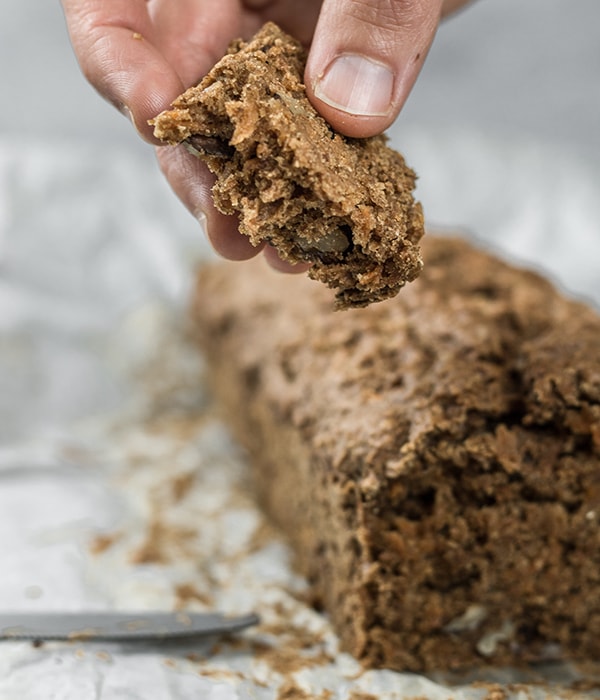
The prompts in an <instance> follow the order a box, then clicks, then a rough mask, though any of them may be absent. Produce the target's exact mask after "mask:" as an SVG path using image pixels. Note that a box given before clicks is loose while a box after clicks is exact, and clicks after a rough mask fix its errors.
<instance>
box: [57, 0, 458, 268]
mask: <svg viewBox="0 0 600 700" xmlns="http://www.w3.org/2000/svg"><path fill="white" fill-rule="evenodd" d="M467 1H468V0H371V1H369V0H304V2H298V0H62V5H63V8H64V12H65V17H66V20H67V26H68V29H69V33H70V36H71V41H72V43H73V48H74V50H75V53H76V55H77V58H78V60H79V63H80V65H81V68H82V70H83V72H84V74H85V76H86V77H87V79H88V80H89V81H90V82H91V83H92V85H94V86H95V87H96V89H97V90H98V91H99V92H100V94H102V95H103V96H104V97H105V98H106V99H108V100H109V101H110V102H112V103H113V104H114V105H115V106H116V107H117V108H118V109H119V110H120V111H121V112H123V113H124V114H126V115H127V116H128V117H129V118H130V119H131V121H132V122H133V124H134V126H135V127H136V129H137V131H138V133H139V134H140V136H141V137H142V138H144V139H145V140H146V141H149V142H150V143H152V144H154V145H155V146H156V147H157V148H156V150H157V156H158V160H159V163H160V166H161V169H162V171H163V173H164V174H165V176H166V178H167V180H168V181H169V182H170V184H171V186H172V187H173V189H174V191H175V192H176V194H177V195H178V196H179V198H180V199H181V200H182V202H183V203H184V204H185V205H186V207H187V208H188V209H189V210H190V211H191V212H192V214H194V216H196V218H198V219H199V220H200V221H201V222H202V223H203V224H204V225H205V228H206V231H207V234H208V236H209V239H210V241H211V243H212V245H213V247H214V248H215V250H216V251H217V252H218V253H220V254H221V255H223V256H224V257H227V258H230V259H234V260H244V259H247V258H250V257H252V256H254V255H256V253H257V252H258V250H259V249H257V248H254V247H253V246H252V245H251V244H250V242H249V241H248V239H247V238H246V236H243V235H241V234H240V233H239V232H238V230H237V220H236V219H235V217H230V216H224V215H223V214H221V213H220V212H219V211H217V210H216V209H215V207H214V205H213V203H212V197H211V193H210V189H211V187H212V184H213V182H214V179H213V176H212V175H211V174H210V173H209V171H208V169H207V168H206V166H205V165H204V164H203V163H202V162H201V161H199V160H198V159H197V158H194V156H191V155H190V154H189V153H187V151H185V150H184V149H183V148H170V147H164V146H161V145H160V144H158V143H157V142H156V140H155V139H154V137H153V136H152V130H151V128H150V127H149V126H148V124H147V122H148V120H149V119H151V118H152V117H154V116H156V114H158V113H159V112H161V111H162V110H163V109H166V108H168V107H169V105H170V104H171V102H172V101H173V100H174V99H175V98H176V97H177V96H178V95H179V94H180V93H181V92H183V90H184V89H185V88H187V87H189V86H191V85H193V84H196V83H197V82H198V81H199V80H200V78H202V77H203V76H204V75H205V74H206V73H208V71H209V70H210V69H211V68H212V66H213V65H214V64H215V63H216V62H217V61H218V60H219V59H220V58H221V56H223V54H224V53H225V51H226V49H227V46H228V44H229V42H230V41H231V40H232V39H234V38H237V37H243V38H249V37H250V36H252V34H254V33H255V32H256V31H257V30H258V29H259V27H261V26H262V24H264V22H266V21H268V20H272V21H275V22H277V23H278V24H279V25H280V26H281V28H282V29H284V30H285V31H287V32H288V33H290V34H292V35H293V36H295V37H296V38H298V39H299V40H301V41H302V42H303V43H305V44H306V45H307V46H310V53H309V58H308V63H307V66H306V73H305V83H306V87H307V93H308V96H309V99H310V100H311V101H312V103H313V104H314V106H315V108H316V109H317V110H318V111H319V112H320V113H321V114H322V115H323V116H324V117H325V118H326V119H327V120H328V121H329V122H330V123H331V124H332V126H333V127H334V128H336V129H337V130H339V131H341V132H342V133H345V134H346V135H348V136H354V137H360V136H371V135H373V134H376V133H379V132H381V131H383V130H384V129H386V128H387V127H388V126H389V125H390V124H391V123H392V122H393V121H394V119H395V118H396V116H397V115H398V113H399V111H400V109H401V108H402V105H403V104H404V102H405V100H406V98H407V96H408V93H409V92H410V89H411V88H412V85H413V84H414V82H415V80H416V78H417V75H418V73H419V71H420V69H421V66H422V65H423V62H424V60H425V56H426V55H427V51H428V50H429V47H430V45H431V42H432V40H433V37H434V34H435V31H436V29H437V26H438V23H439V20H440V18H441V17H442V16H443V15H444V14H446V13H448V12H450V11H452V10H454V9H456V8H457V7H459V6H461V5H464V4H466V2H467ZM266 254H267V257H268V259H269V261H270V262H271V263H272V264H273V265H274V266H276V267H280V268H282V269H288V268H287V267H286V265H285V264H282V263H281V262H280V261H279V259H278V258H277V256H276V254H275V252H274V251H273V250H272V249H270V248H267V250H266Z"/></svg>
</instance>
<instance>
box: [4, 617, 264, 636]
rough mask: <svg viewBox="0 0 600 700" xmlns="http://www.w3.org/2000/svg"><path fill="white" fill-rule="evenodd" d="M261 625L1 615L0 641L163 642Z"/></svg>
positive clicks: (228, 620)
mask: <svg viewBox="0 0 600 700" xmlns="http://www.w3.org/2000/svg"><path fill="white" fill-rule="evenodd" d="M258 622H259V618H258V616H257V615H255V614H254V613H250V614H247V615H238V616H228V615H223V614H220V613H194V612H181V611H179V612H43V613H38V612H16V613H15V612H10V613H3V612H0V640H2V639H4V640H6V639H13V640H16V639H27V640H40V641H46V640H48V641H50V640H52V641H114V642H121V641H128V642H131V641H142V640H159V641H160V640H167V639H181V638H187V637H206V636H212V635H220V634H227V633H229V632H239V631H241V630H243V629H245V628H246V627H250V626H252V625H256V624H258Z"/></svg>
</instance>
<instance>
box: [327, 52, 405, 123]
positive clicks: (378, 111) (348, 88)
mask: <svg viewBox="0 0 600 700" xmlns="http://www.w3.org/2000/svg"><path fill="white" fill-rule="evenodd" d="M393 90H394V74H393V73H392V71H391V70H390V69H389V68H388V67H387V66H386V65H384V64H383V63H378V62H377V61H373V60H371V59H370V58H367V57H366V56H360V55H357V54H344V55H342V56H338V57H337V58H336V59H335V60H334V61H333V62H332V63H331V64H330V65H329V67H328V68H327V70H326V71H325V73H324V74H323V75H321V76H320V77H319V79H318V81H317V83H316V85H315V88H314V93H315V96H316V97H318V98H319V99H320V100H322V101H323V102H325V103H326V104H328V105H329V106H331V107H335V108H336V109H341V110H342V111H344V112H348V114H355V115H357V116H365V117H376V116H385V115H386V114H388V112H389V111H390V108H391V105H392V94H393Z"/></svg>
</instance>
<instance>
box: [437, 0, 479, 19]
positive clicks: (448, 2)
mask: <svg viewBox="0 0 600 700" xmlns="http://www.w3.org/2000/svg"><path fill="white" fill-rule="evenodd" d="M472 2H474V0H444V2H443V4H442V17H447V16H448V15H449V14H452V13H453V12H456V10H459V9H460V8H461V7H464V6H465V5H470V4H471V3H472Z"/></svg>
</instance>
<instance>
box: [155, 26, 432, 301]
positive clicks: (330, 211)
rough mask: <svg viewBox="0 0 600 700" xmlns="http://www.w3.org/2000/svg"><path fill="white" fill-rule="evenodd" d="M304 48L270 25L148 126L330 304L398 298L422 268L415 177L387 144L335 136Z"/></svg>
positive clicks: (243, 225) (256, 238) (222, 205)
mask: <svg viewBox="0 0 600 700" xmlns="http://www.w3.org/2000/svg"><path fill="white" fill-rule="evenodd" d="M305 59H306V56H305V52H304V50H303V49H302V47H301V46H300V44H299V43H297V42H296V41H295V40H293V39H292V38H291V37H288V36H286V35H285V34H283V33H282V32H281V31H280V30H279V29H278V28H277V27H276V26H275V25H274V24H267V25H265V27H263V29H262V30H261V31H260V32H259V33H258V34H257V35H256V36H255V37H254V39H252V40H251V41H250V42H248V43H244V42H241V41H238V42H236V43H235V44H234V45H233V46H232V47H231V49H230V52H229V53H228V54H227V55H226V56H225V57H224V58H223V59H222V60H221V61H220V62H219V63H218V64H217V65H216V66H215V67H214V68H213V69H212V70H211V71H210V73H209V74H208V75H207V76H206V77H205V78H204V79H203V80H202V82H201V83H200V84H199V85H198V86H196V87H193V88H190V89H189V90H188V91H187V92H185V93H184V94H183V95H181V96H180V97H179V98H178V99H177V100H176V101H175V102H174V103H173V108H172V109H170V110H168V111H166V112H163V113H162V114H160V115H159V116H158V117H156V119H154V120H153V122H152V123H153V124H154V127H155V131H154V133H155V135H156V136H157V138H159V139H161V140H163V141H166V142H168V143H170V144H179V143H182V142H183V143H184V144H186V145H187V147H188V148H189V149H190V150H192V151H193V152H194V153H195V154H196V155H198V156H199V157H200V158H202V159H203V160H204V161H206V163H207V164H208V166H209V168H210V169H211V170H212V171H213V172H214V173H215V174H216V176H217V182H216V184H215V186H214V188H213V196H214V201H215V204H216V206H217V207H218V208H219V209H220V210H221V211H222V212H224V213H226V214H234V213H237V214H239V216H240V231H241V232H242V233H244V234H246V235H247V236H248V237H249V238H250V240H251V242H252V243H253V244H254V245H258V244H260V243H262V242H264V241H267V242H268V243H270V244H272V245H273V246H275V247H276V248H277V250H278V251H279V254H280V256H281V257H282V258H284V259H285V260H288V261H291V262H310V263H312V266H311V268H310V272H309V274H310V276H311V277H313V278H314V279H317V280H320V281H322V282H324V283H326V284H327V285H328V286H330V287H332V288H334V289H335V290H336V304H337V307H338V308H348V307H358V306H366V305H367V304H369V303H371V302H373V301H380V300H382V299H386V298H388V297H391V296H393V295H395V294H396V293H397V292H398V291H399V289H400V288H401V287H402V286H403V285H404V284H405V283H406V282H409V281H411V280H413V279H415V278H416V277H417V275H418V274H419V272H420V269H421V258H420V253H419V247H418V243H419V240H420V238H421V236H422V235H423V215H422V211H421V207H420V205H419V204H418V203H416V202H415V201H414V199H413V195H412V191H413V189H414V185H415V175H414V173H413V172H412V170H410V168H408V167H407V166H406V165H405V163H404V160H403V158H402V156H401V155H400V154H398V153H397V152H395V151H393V150H392V149H390V148H388V147H387V146H386V140H385V137H383V136H379V137H373V138H370V139H350V138H346V137H344V136H342V135H340V134H337V133H335V132H333V131H332V129H331V127H330V126H329V125H328V124H327V122H326V121H325V120H324V119H323V118H322V117H321V116H319V114H318V113H317V112H316V110H315V109H314V108H313V106H312V105H311V103H310V102H309V100H308V98H307V97H306V92H305V90H304V85H303V84H302V75H303V71H304V63H305Z"/></svg>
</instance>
